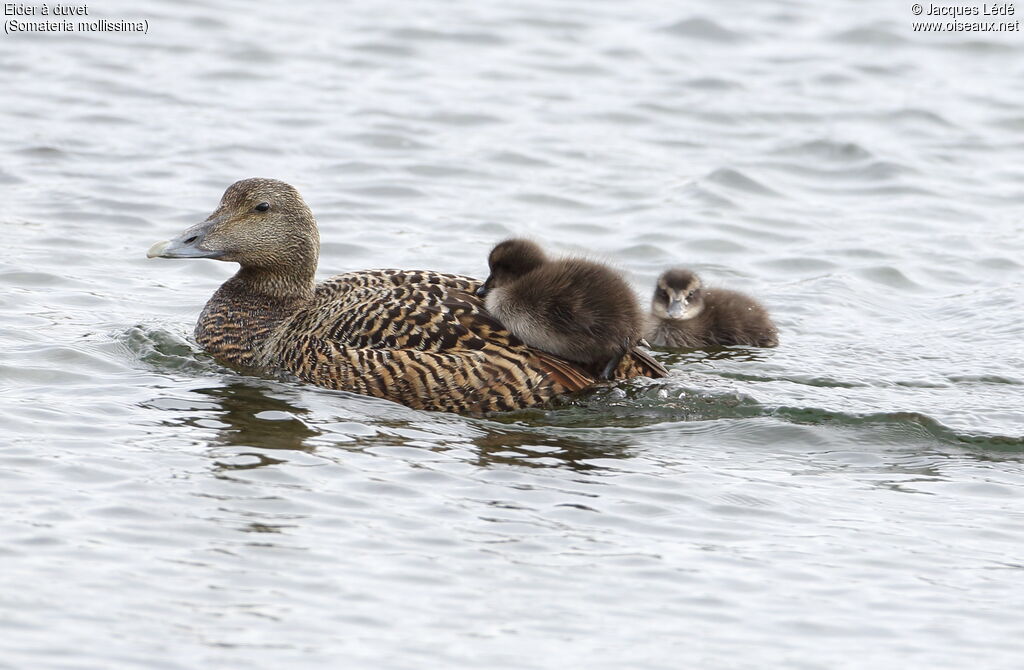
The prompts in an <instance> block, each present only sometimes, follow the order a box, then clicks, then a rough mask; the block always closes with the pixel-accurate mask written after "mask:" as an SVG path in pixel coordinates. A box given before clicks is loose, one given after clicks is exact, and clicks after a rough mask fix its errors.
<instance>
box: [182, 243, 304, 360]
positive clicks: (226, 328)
mask: <svg viewBox="0 0 1024 670" xmlns="http://www.w3.org/2000/svg"><path fill="white" fill-rule="evenodd" d="M315 267H316V265H315V263H314V264H313V265H312V267H310V268H309V269H308V270H304V271H300V270H296V269H294V268H292V269H291V270H290V271H268V270H267V269H265V268H264V269H258V268H252V267H243V268H242V269H241V270H239V271H238V272H237V273H236V274H235V276H234V277H232V278H231V279H229V280H227V281H226V282H224V284H222V285H221V287H220V288H219V289H218V290H217V292H216V293H214V294H213V297H212V298H210V301H209V302H207V303H206V308H205V309H203V313H202V314H201V315H200V316H199V321H198V322H197V323H196V330H195V337H196V341H197V342H198V343H199V345H200V346H202V347H203V349H205V350H206V351H207V352H208V353H210V354H212V355H213V356H214V358H216V359H217V360H219V361H221V362H222V363H226V364H229V365H234V366H239V367H244V368H263V367H266V366H267V364H268V363H267V350H268V347H270V346H271V343H272V342H273V341H274V338H275V337H277V336H278V329H279V327H280V326H281V325H282V324H284V323H286V322H287V320H288V319H289V318H290V317H291V316H292V315H294V314H295V313H296V312H297V311H299V310H301V309H302V308H303V307H305V306H307V305H308V304H309V303H310V301H312V299H313V294H314V281H313V272H314V269H315Z"/></svg>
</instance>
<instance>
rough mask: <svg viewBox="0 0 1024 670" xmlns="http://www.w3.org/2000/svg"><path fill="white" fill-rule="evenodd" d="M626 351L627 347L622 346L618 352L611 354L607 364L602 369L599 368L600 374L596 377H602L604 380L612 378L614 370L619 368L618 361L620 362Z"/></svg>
mask: <svg viewBox="0 0 1024 670" xmlns="http://www.w3.org/2000/svg"><path fill="white" fill-rule="evenodd" d="M626 351H628V349H625V348H623V349H622V351H620V352H619V353H618V354H616V355H615V356H612V357H611V359H610V360H609V361H608V364H607V365H605V366H604V369H603V370H601V374H600V375H598V379H602V380H604V381H608V380H609V379H612V377H613V376H614V375H615V371H616V370H617V369H618V368H619V363H621V362H622V359H623V358H624V357H625V355H626Z"/></svg>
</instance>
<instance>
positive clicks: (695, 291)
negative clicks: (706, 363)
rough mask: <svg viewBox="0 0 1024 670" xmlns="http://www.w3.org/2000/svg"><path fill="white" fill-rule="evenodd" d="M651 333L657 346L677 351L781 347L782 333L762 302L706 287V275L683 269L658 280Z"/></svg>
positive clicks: (649, 334)
mask: <svg viewBox="0 0 1024 670" xmlns="http://www.w3.org/2000/svg"><path fill="white" fill-rule="evenodd" d="M646 331H647V340H648V341H649V342H650V343H651V345H652V346H655V347H667V348H677V349H697V348H700V347H706V346H716V345H731V344H740V345H744V346H748V347H774V346H777V345H778V343H779V337H778V330H777V329H776V328H775V324H774V323H772V320H771V317H769V316H768V312H767V310H765V308H764V307H762V306H761V305H760V303H758V302H757V301H755V300H754V299H753V298H750V297H748V296H745V295H743V294H742V293H737V292H735V291H727V290H725V289H717V288H716V289H707V288H704V285H703V283H702V282H701V279H700V277H698V276H697V275H696V274H695V273H693V272H691V271H690V270H686V269H682V268H674V269H671V270H668V271H666V272H665V273H663V274H662V275H661V276H660V277H659V278H658V283H657V286H656V287H655V289H654V297H653V298H652V300H651V313H650V314H649V315H648V319H647V329H646Z"/></svg>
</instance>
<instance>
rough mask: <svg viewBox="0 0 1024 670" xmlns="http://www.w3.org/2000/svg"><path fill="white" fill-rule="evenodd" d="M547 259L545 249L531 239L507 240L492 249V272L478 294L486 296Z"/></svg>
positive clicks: (489, 260)
mask: <svg viewBox="0 0 1024 670" xmlns="http://www.w3.org/2000/svg"><path fill="white" fill-rule="evenodd" d="M547 260H548V259H547V256H545V255H544V251H543V250H541V248H540V247H539V246H537V244H535V243H533V242H531V241H530V240H524V239H511V240H505V241H504V242H501V243H500V244H498V245H497V246H495V247H494V248H493V249H491V253H490V255H489V256H488V257H487V265H488V266H489V267H490V270H491V273H490V275H488V277H487V281H485V282H484V283H483V285H482V286H481V287H480V288H478V289H477V290H476V294H477V295H478V296H480V297H484V296H486V295H487V293H488V292H489V291H491V290H492V289H496V288H501V287H502V286H505V285H507V284H509V283H511V282H513V281H515V280H516V279H519V278H520V277H522V276H523V275H525V274H527V273H528V272H532V271H534V270H536V269H537V268H539V267H540V266H541V265H543V264H544V263H547Z"/></svg>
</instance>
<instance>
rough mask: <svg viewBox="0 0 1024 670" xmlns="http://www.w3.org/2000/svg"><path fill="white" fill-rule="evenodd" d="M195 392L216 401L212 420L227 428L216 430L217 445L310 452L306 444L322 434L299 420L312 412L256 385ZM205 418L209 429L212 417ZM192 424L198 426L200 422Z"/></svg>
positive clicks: (228, 385)
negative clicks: (272, 394)
mask: <svg viewBox="0 0 1024 670" xmlns="http://www.w3.org/2000/svg"><path fill="white" fill-rule="evenodd" d="M194 392H195V393H199V394H202V395H204V396H206V397H208V398H210V399H211V400H213V401H214V410H213V412H212V417H213V418H215V419H217V420H218V421H220V422H221V423H223V424H224V425H223V427H218V428H217V430H216V436H215V437H214V439H213V441H212V444H214V445H218V446H246V447H257V448H261V449H291V450H302V451H310V450H312V447H310V446H308V445H306V440H308V439H309V438H311V437H315V436H317V435H320V434H321V432H320V431H318V430H315V429H313V428H311V427H310V426H309V425H307V424H306V422H304V421H303V420H302V419H300V418H299V417H301V416H305V415H307V414H309V410H307V409H304V408H302V407H297V406H296V405H293V404H291V403H289V402H288V401H286V400H283V399H281V398H280V397H274V396H271V395H268V394H267V393H266V391H265V389H262V388H260V387H259V386H257V385H254V384H246V383H242V382H230V383H228V384H225V385H224V386H213V387H210V388H200V389H194ZM204 414H205V416H204V418H203V420H202V424H203V427H206V428H208V427H209V425H210V424H209V421H208V417H210V416H211V414H210V413H204ZM192 422H193V425H195V424H196V419H195V418H193V419H192ZM262 458H264V459H265V460H267V461H268V462H269V461H272V460H274V459H270V458H267V457H262ZM267 464H269V463H262V464H261V465H267ZM252 467H258V466H252Z"/></svg>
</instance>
